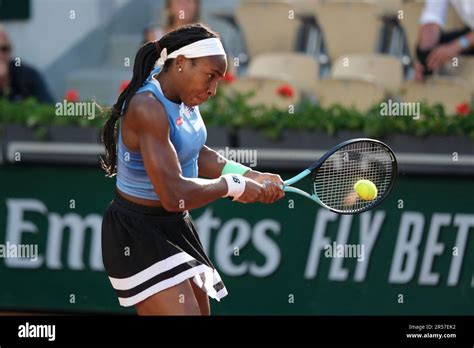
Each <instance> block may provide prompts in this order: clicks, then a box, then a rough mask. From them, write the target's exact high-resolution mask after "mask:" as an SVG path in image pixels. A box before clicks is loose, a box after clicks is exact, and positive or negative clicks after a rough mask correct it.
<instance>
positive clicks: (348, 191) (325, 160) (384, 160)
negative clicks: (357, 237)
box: [283, 138, 397, 214]
mask: <svg viewBox="0 0 474 348" xmlns="http://www.w3.org/2000/svg"><path fill="white" fill-rule="evenodd" d="M308 175H312V181H313V185H312V190H311V194H309V193H308V192H305V191H303V190H300V189H298V188H296V187H292V186H290V185H293V184H294V183H296V182H298V181H300V180H301V179H303V178H305V177H307V176H308ZM396 178H397V160H396V158H395V154H394V153H393V151H392V150H391V149H390V148H389V147H388V146H387V145H386V144H384V143H383V142H381V141H378V140H374V139H366V138H359V139H351V140H347V141H345V142H343V143H340V144H339V145H336V146H335V147H333V148H332V149H331V150H329V151H328V152H326V154H324V156H322V157H321V158H320V159H319V160H317V161H316V162H314V163H313V164H312V165H310V166H309V167H308V168H307V169H305V170H303V171H302V172H301V173H299V174H298V175H296V176H294V177H293V178H291V179H288V180H285V181H284V186H283V190H284V191H285V192H292V193H297V194H300V195H302V196H304V197H306V198H309V199H311V200H312V201H314V202H316V203H318V204H320V205H321V206H323V207H324V208H327V209H329V210H331V211H333V212H336V213H340V214H357V213H362V212H364V211H367V210H369V209H372V208H375V207H376V206H378V205H379V204H380V203H382V202H383V200H384V199H385V198H387V196H388V194H389V193H390V191H391V190H392V188H393V185H394V183H395V180H396ZM359 180H370V181H371V182H372V183H374V184H375V186H376V188H377V195H376V197H375V198H374V199H372V200H363V199H361V198H360V197H359V196H358V195H357V193H356V192H355V190H354V184H355V183H356V182H358V181H359Z"/></svg>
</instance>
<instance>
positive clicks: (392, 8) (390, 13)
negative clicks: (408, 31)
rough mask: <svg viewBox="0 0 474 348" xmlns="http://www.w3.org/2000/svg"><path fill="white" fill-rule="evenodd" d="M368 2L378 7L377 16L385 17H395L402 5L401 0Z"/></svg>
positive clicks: (372, 0)
mask: <svg viewBox="0 0 474 348" xmlns="http://www.w3.org/2000/svg"><path fill="white" fill-rule="evenodd" d="M370 2H373V3H375V4H376V5H377V6H378V9H379V15H381V16H386V17H397V16H398V11H400V10H401V9H402V5H403V0H370Z"/></svg>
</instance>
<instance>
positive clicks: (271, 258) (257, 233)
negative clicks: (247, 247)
mask: <svg viewBox="0 0 474 348" xmlns="http://www.w3.org/2000/svg"><path fill="white" fill-rule="evenodd" d="M266 231H272V232H273V233H275V234H279V233H280V224H279V223H278V222H276V221H275V220H271V219H265V220H262V221H259V222H258V223H257V224H256V225H255V227H254V233H253V234H252V243H253V245H254V246H255V249H257V250H258V251H260V253H261V254H262V255H263V256H264V257H265V260H266V262H265V263H264V264H263V265H262V266H258V265H257V263H255V262H254V263H252V264H251V265H250V274H252V275H254V276H256V277H267V276H269V275H270V274H272V273H273V272H275V271H276V269H277V268H278V266H279V265H280V260H281V255H280V248H279V247H278V244H277V243H276V242H275V241H274V240H273V239H271V238H269V237H268V236H267V235H266V233H265V232H266Z"/></svg>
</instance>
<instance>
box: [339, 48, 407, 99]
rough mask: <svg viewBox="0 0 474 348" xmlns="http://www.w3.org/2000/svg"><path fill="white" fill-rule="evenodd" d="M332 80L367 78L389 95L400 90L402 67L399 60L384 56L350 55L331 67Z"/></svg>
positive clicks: (340, 58) (341, 58)
mask: <svg viewBox="0 0 474 348" xmlns="http://www.w3.org/2000/svg"><path fill="white" fill-rule="evenodd" d="M331 76H332V77H333V78H354V79H356V78H359V77H362V78H365V77H369V78H371V79H373V80H374V81H376V82H377V83H379V84H380V85H382V86H383V87H384V88H385V89H386V90H387V91H389V92H390V93H391V94H396V93H397V92H398V91H399V90H400V86H401V84H402V79H403V66H402V62H401V61H400V59H398V58H396V57H394V56H389V55H384V54H367V55H364V54H351V55H347V56H342V57H339V58H338V59H337V60H336V61H335V62H334V64H333V66H332V72H331Z"/></svg>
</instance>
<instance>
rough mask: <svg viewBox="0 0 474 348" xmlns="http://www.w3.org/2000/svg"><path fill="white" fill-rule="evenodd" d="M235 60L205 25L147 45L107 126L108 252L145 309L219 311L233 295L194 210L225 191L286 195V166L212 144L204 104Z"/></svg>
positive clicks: (125, 302)
mask: <svg viewBox="0 0 474 348" xmlns="http://www.w3.org/2000/svg"><path fill="white" fill-rule="evenodd" d="M226 69H227V60H226V54H225V52H224V49H223V46H222V44H221V41H220V39H219V37H218V34H217V33H215V32H213V31H211V30H210V29H209V28H207V27H206V26H204V25H202V24H192V25H188V26H184V27H181V28H178V29H176V30H174V31H171V32H169V33H168V34H166V35H165V36H163V37H162V38H161V39H160V40H159V41H155V42H148V43H146V44H145V45H144V46H142V47H141V48H140V50H139V51H138V53H137V55H136V58H135V63H134V68H133V77H132V80H131V82H130V84H129V86H128V87H127V88H126V89H125V90H124V91H123V92H122V93H121V94H120V96H119V98H118V101H117V103H116V104H115V105H114V106H113V108H112V111H111V114H110V116H109V119H108V120H107V123H106V124H105V126H104V129H103V133H102V137H103V142H104V144H105V147H106V157H105V160H103V161H102V167H103V168H104V170H105V171H106V173H107V176H109V177H112V176H114V175H115V174H116V175H117V183H116V192H115V198H114V200H113V201H112V202H111V203H110V205H109V206H108V208H107V211H106V212H105V214H104V218H103V222H102V255H103V261H104V265H105V269H106V271H107V274H108V276H109V279H110V282H111V283H112V286H113V288H114V289H115V291H116V292H117V295H118V299H119V303H120V304H121V305H122V306H135V308H136V310H137V313H138V314H139V315H209V312H210V310H209V301H208V297H211V298H214V299H216V300H218V301H219V300H220V299H221V298H222V297H224V296H226V295H227V290H226V288H225V286H224V284H223V282H222V280H221V277H220V276H219V274H218V272H217V271H216V269H215V267H214V266H213V264H212V262H211V261H210V260H209V258H208V257H207V255H206V254H205V252H204V250H203V247H202V244H201V242H200V240H199V237H198V234H197V233H196V229H195V226H194V223H193V220H192V218H191V216H190V215H189V212H188V210H189V209H195V208H199V207H202V206H204V205H206V204H208V203H210V202H212V201H215V200H217V199H220V198H221V197H233V200H234V201H237V202H241V203H251V202H263V203H272V202H275V201H276V200H278V199H280V198H282V197H283V195H284V193H283V191H282V189H281V188H280V185H282V184H283V182H282V180H281V178H280V176H279V175H275V174H270V173H260V172H258V171H254V170H251V169H250V168H248V167H245V166H243V165H241V164H239V163H236V162H233V161H228V160H226V159H225V158H223V157H222V156H220V155H219V154H218V153H217V152H215V151H213V150H212V149H210V148H209V147H207V146H205V145H204V144H205V142H206V134H207V133H206V128H205V126H204V123H203V120H202V118H201V115H200V113H199V108H198V105H199V104H201V103H203V102H205V101H206V100H207V99H208V98H209V97H211V96H213V95H215V93H216V88H217V84H218V81H219V79H221V78H222V77H223V75H224V74H225V72H226ZM117 120H119V123H118V127H117V128H118V131H116V130H115V129H116V121H117ZM198 176H200V177H206V178H209V179H202V178H198Z"/></svg>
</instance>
